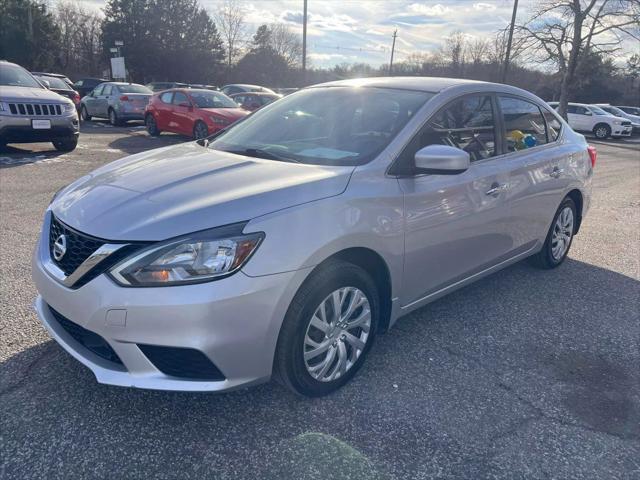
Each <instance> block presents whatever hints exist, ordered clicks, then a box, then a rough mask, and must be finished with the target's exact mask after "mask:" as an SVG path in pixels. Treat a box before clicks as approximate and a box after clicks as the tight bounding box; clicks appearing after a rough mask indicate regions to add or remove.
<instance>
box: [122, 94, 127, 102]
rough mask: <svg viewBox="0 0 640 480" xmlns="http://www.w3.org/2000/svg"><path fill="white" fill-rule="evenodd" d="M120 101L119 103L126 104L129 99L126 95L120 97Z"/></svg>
mask: <svg viewBox="0 0 640 480" xmlns="http://www.w3.org/2000/svg"><path fill="white" fill-rule="evenodd" d="M120 101H121V102H128V101H129V97H127V96H126V95H122V96H121V97H120Z"/></svg>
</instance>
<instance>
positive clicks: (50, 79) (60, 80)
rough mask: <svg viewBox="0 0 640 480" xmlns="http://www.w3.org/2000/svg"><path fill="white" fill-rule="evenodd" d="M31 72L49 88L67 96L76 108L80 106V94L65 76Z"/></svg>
mask: <svg viewBox="0 0 640 480" xmlns="http://www.w3.org/2000/svg"><path fill="white" fill-rule="evenodd" d="M31 74H32V75H33V76H34V77H36V78H37V79H38V81H39V82H40V83H43V84H44V86H45V87H47V88H48V89H49V90H51V91H52V92H56V93H57V94H58V95H62V96H63V97H67V98H68V99H70V100H71V101H72V102H73V104H74V105H75V106H76V108H80V94H79V93H78V92H76V91H75V90H74V89H73V83H72V82H71V80H69V79H68V78H67V77H65V76H64V75H61V74H56V73H40V72H31Z"/></svg>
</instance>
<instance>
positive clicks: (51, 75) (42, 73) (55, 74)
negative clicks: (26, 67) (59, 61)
mask: <svg viewBox="0 0 640 480" xmlns="http://www.w3.org/2000/svg"><path fill="white" fill-rule="evenodd" d="M31 75H40V76H43V77H53V78H67V76H66V75H63V74H61V73H46V72H31Z"/></svg>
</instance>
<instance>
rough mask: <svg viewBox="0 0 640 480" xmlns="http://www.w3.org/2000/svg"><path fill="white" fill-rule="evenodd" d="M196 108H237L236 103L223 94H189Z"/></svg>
mask: <svg viewBox="0 0 640 480" xmlns="http://www.w3.org/2000/svg"><path fill="white" fill-rule="evenodd" d="M189 95H191V98H192V99H193V101H194V102H195V104H196V105H197V106H198V108H238V105H237V104H236V102H234V101H233V100H231V99H230V98H229V97H227V96H226V95H225V94H223V93H216V92H197V91H195V92H194V91H192V92H189Z"/></svg>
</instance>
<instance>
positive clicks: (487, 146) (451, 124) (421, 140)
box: [402, 95, 496, 162]
mask: <svg viewBox="0 0 640 480" xmlns="http://www.w3.org/2000/svg"><path fill="white" fill-rule="evenodd" d="M434 144H441V145H449V146H451V147H456V148H459V149H461V150H464V151H465V152H467V153H468V154H469V156H470V159H471V161H472V162H475V161H478V160H484V159H486V158H490V157H493V156H495V155H496V143H495V122H494V118H493V108H492V105H491V97H489V96H487V95H473V96H468V97H464V98H461V99H459V100H455V101H453V102H452V103H450V104H449V105H447V106H446V107H445V108H443V109H441V110H440V111H439V112H438V113H436V114H435V115H434V116H433V117H432V118H431V119H430V120H429V121H428V122H427V124H426V125H425V126H424V127H423V128H422V130H421V131H420V132H419V133H418V135H416V136H415V137H414V138H413V139H412V141H411V142H410V144H409V146H408V147H407V149H405V151H404V152H403V153H402V157H403V158H404V159H405V161H408V162H413V158H414V156H415V154H416V152H417V151H418V150H420V149H421V148H424V147H426V146H428V145H434Z"/></svg>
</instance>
